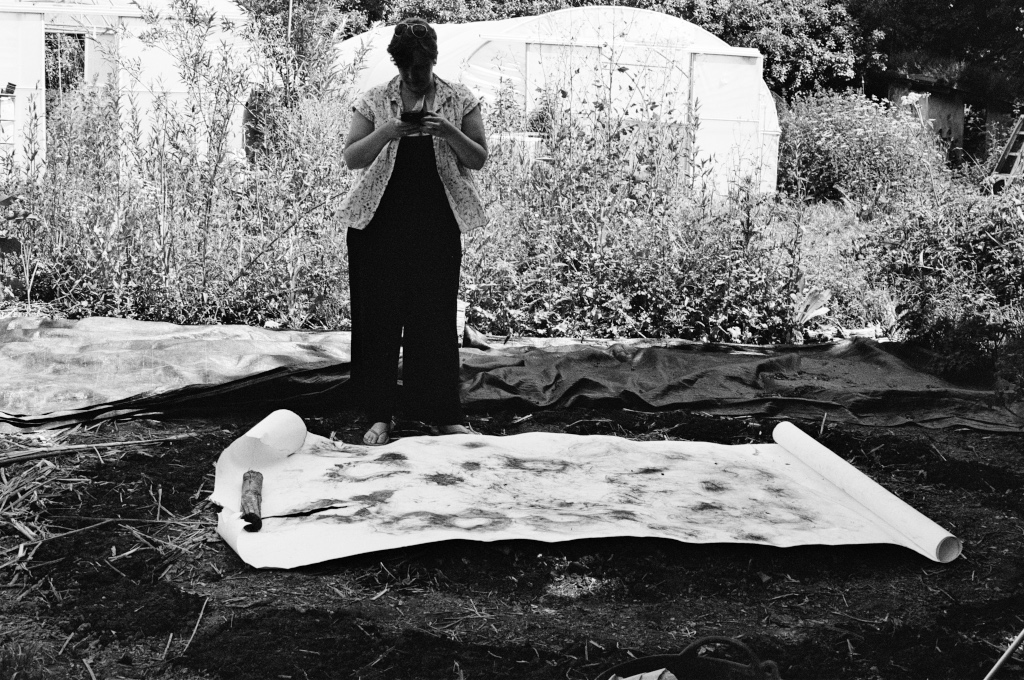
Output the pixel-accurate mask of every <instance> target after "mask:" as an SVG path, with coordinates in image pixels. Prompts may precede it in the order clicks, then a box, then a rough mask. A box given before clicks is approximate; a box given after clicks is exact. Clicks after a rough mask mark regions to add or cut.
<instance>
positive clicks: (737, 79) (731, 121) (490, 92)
mask: <svg viewBox="0 0 1024 680" xmlns="http://www.w3.org/2000/svg"><path fill="white" fill-rule="evenodd" d="M434 28H435V29H436V30H437V35H438V47H439V55H438V60H437V66H436V67H435V72H436V73H437V74H438V75H439V76H440V77H442V78H445V79H448V80H452V81H456V82H461V83H464V84H466V85H468V86H469V87H470V88H471V89H473V90H474V91H475V92H476V93H477V94H478V95H479V96H480V97H481V98H482V100H483V101H484V102H485V105H486V104H489V105H494V104H495V102H496V101H497V100H498V96H499V93H500V92H501V91H502V90H503V89H504V90H506V92H507V91H508V90H509V89H512V90H514V91H515V94H516V98H517V100H518V102H519V105H520V106H522V107H523V112H524V113H528V112H530V111H531V110H533V109H534V107H535V106H536V104H537V98H538V97H539V96H541V93H542V92H543V91H544V90H545V89H550V90H554V91H558V90H562V91H563V93H564V98H563V100H562V103H563V105H564V106H566V107H567V108H569V109H570V110H571V109H572V108H573V107H574V106H580V107H586V106H590V104H589V102H590V101H592V100H593V99H594V98H595V97H596V96H598V92H597V87H598V83H600V87H601V88H602V94H604V95H605V96H608V95H610V96H609V97H608V98H609V99H610V100H611V102H612V103H613V106H615V107H616V108H617V109H618V110H620V111H622V112H624V113H626V114H629V113H630V112H635V111H637V110H638V109H640V108H641V107H644V108H646V109H647V110H648V111H650V110H652V109H651V108H650V107H651V106H652V105H654V109H653V110H655V111H657V112H659V113H660V115H661V116H662V117H663V119H665V120H675V121H684V120H685V119H686V116H687V115H688V111H690V110H691V108H692V109H694V110H695V111H696V115H697V118H698V121H699V122H698V127H697V133H696V138H695V145H696V154H695V155H696V162H697V164H698V165H700V163H701V161H702V160H705V161H710V164H711V166H712V168H713V172H714V182H715V184H716V186H717V188H718V189H719V190H720V191H722V192H724V191H725V190H726V189H727V188H728V186H729V185H730V183H732V182H735V181H737V180H739V179H742V178H751V179H753V180H754V181H755V182H756V184H757V185H758V186H759V187H760V189H761V190H762V191H773V190H774V189H775V182H776V171H777V165H778V139H779V120H778V115H777V113H776V110H775V100H774V99H773V97H772V94H771V92H769V90H768V87H767V85H765V83H764V80H763V79H762V57H761V54H760V53H759V52H758V51H757V50H754V49H745V48H735V47H730V46H729V45H728V44H726V43H725V42H724V41H723V40H721V39H719V38H717V37H715V36H714V35H712V34H711V33H709V32H707V31H705V30H704V29H702V28H700V27H699V26H696V25H694V24H692V23H690V22H688V21H685V20H683V19H679V18H676V17H672V16H669V15H666V14H662V13H660V12H653V11H650V10H643V9H634V8H629V7H607V6H598V7H574V8H569V9H563V10H559V11H556V12H551V13H548V14H542V15H539V16H532V17H520V18H514V19H502V20H499V21H482V22H472V23H465V24H436V25H434ZM393 32H394V27H393V26H377V27H375V28H373V29H371V30H369V31H367V32H365V33H362V34H361V35H358V36H354V37H352V38H349V39H348V40H345V41H343V42H342V43H341V44H340V45H339V46H338V53H339V55H338V64H339V65H340V66H349V65H351V64H353V63H356V62H359V64H360V66H361V70H360V71H359V73H358V76H357V79H356V82H355V86H356V88H357V89H359V90H363V89H366V88H368V87H371V86H373V85H376V84H378V83H381V82H385V81H387V80H390V79H391V78H393V77H394V76H395V75H396V73H397V71H396V70H395V66H394V64H392V63H391V60H390V56H389V55H388V53H387V45H388V43H389V42H390V40H391V36H392V34H393Z"/></svg>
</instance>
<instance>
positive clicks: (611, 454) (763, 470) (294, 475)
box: [210, 410, 961, 568]
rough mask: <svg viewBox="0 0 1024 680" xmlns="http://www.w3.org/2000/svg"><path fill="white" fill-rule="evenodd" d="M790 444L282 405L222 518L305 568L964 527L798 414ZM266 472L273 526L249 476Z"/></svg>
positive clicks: (248, 457) (241, 468) (867, 537)
mask: <svg viewBox="0 0 1024 680" xmlns="http://www.w3.org/2000/svg"><path fill="white" fill-rule="evenodd" d="M773 436H774V438H775V441H776V442H777V443H775V444H757V445H754V444H749V445H741V446H724V445H720V444H710V443H707V442H677V441H663V442H636V441H631V440H628V439H621V438H618V437H607V436H599V435H591V436H577V435H568V434H555V433H547V432H543V433H542V432H533V433H529V434H521V435H512V436H508V437H492V436H483V435H450V436H445V437H412V438H408V439H401V440H398V441H395V442H392V443H390V444H388V445H386V446H382V447H370V446H353V445H349V444H343V443H341V442H332V441H331V440H329V439H325V438H323V437H319V436H317V435H313V434H310V433H307V432H306V428H305V425H304V424H303V422H302V419H301V418H299V417H298V416H297V415H296V414H294V413H291V412H290V411H284V410H281V411H275V412H274V413H272V414H270V415H269V416H268V417H267V418H266V419H264V420H263V421H262V422H260V423H259V424H257V425H256V426H255V427H254V428H252V430H250V431H249V432H247V433H246V434H245V435H244V436H242V437H240V438H239V439H237V440H236V441H235V442H234V443H232V444H231V446H229V447H228V448H227V449H226V450H225V451H224V452H223V453H222V454H221V456H220V458H219V459H218V461H217V464H216V477H215V481H214V490H213V493H212V494H211V497H210V500H211V501H213V502H214V503H216V504H218V505H220V506H221V507H222V508H223V509H222V510H221V512H220V515H219V517H218V525H217V531H218V533H219V534H220V535H221V537H222V538H224V540H225V541H226V542H227V543H228V544H229V545H230V546H231V547H232V548H233V549H234V550H235V552H237V553H238V555H239V556H240V557H241V558H242V559H243V560H244V561H245V562H247V563H248V564H250V565H252V566H254V567H282V568H291V567H298V566H302V565H306V564H313V563H317V562H323V561H325V560H330V559H335V558H340V557H348V556H351V555H358V554H363V553H368V552H374V551H378V550H388V549H392V548H401V547H407V546H411V545H418V544H422V543H431V542H437V541H444V540H450V539H465V540H475V541H497V540H505V539H528V540H537V541H547V542H556V541H566V540H576V539H581V538H604V537H612V536H637V537H659V538H668V539H674V540H678V541H683V542H687V543H754V544H761V545H771V546H778V547H787V546H795V545H862V544H870V543H891V544H895V545H901V546H904V547H906V548H909V549H911V550H914V551H916V552H918V553H920V554H922V555H924V556H925V557H927V558H929V559H931V560H934V561H937V562H950V561H952V560H954V559H956V557H957V556H958V555H959V554H960V551H961V544H960V541H959V540H958V539H957V538H956V537H954V536H953V535H952V534H950V533H949V532H948V531H946V530H945V529H943V528H942V527H941V526H939V525H938V524H936V523H935V522H933V521H932V520H930V519H928V518H927V517H925V516H924V515H922V514H921V513H919V512H918V511H917V510H915V509H914V508H912V507H910V506H909V505H907V504H906V503H904V502H903V501H901V500H900V499H898V498H897V497H896V496H894V495H892V494H891V493H889V492H888V491H886V490H885V489H884V488H883V487H881V486H879V485H878V484H876V483H875V482H874V481H872V480H871V479H870V478H868V477H866V476H865V475H864V474H863V473H861V472H860V471H858V470H857V469H856V468H854V467H853V466H852V465H850V464H849V463H847V462H846V461H844V460H842V459H841V458H839V457H838V456H836V455H835V454H834V453H832V452H831V451H829V450H828V449H827V448H825V447H824V446H822V445H821V444H819V443H817V442H816V441H814V440H813V439H812V438H810V437H808V436H807V435H806V434H804V433H803V432H802V431H800V430H799V429H798V428H796V427H795V426H794V425H792V424H791V423H781V424H780V425H778V426H777V427H776V429H775V431H774V433H773ZM248 470H256V471H258V472H260V473H261V474H262V475H263V496H262V513H261V515H262V518H263V522H262V529H260V530H259V531H258V532H249V531H247V530H246V529H245V522H244V521H243V520H242V513H241V512H240V510H239V501H240V497H241V490H242V476H243V474H244V473H245V472H246V471H248Z"/></svg>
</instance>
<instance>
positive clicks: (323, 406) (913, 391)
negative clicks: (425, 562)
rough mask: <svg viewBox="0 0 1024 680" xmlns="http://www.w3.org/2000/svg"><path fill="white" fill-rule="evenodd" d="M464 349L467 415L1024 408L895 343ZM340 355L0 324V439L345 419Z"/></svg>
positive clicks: (254, 336) (324, 346)
mask: <svg viewBox="0 0 1024 680" xmlns="http://www.w3.org/2000/svg"><path fill="white" fill-rule="evenodd" d="M483 340H486V343H485V342H483ZM474 345H475V347H466V348H463V349H462V351H461V359H462V399H463V403H464V404H465V405H466V408H468V409H472V410H497V409H502V408H514V409H518V410H537V409H547V408H559V407H568V406H612V407H614V406H621V407H626V408H634V409H641V410H663V409H677V408H685V409H690V410H693V411H699V412H704V413H709V414H713V415H732V416H739V415H751V416H773V417H779V418H797V419H816V420H821V419H822V418H823V417H827V418H828V419H829V420H830V421H834V422H847V423H861V424H865V425H882V426H890V425H902V424H908V423H913V424H918V425H922V426H925V427H935V428H942V427H969V428H973V429H978V430H985V431H991V432H1019V431H1024V404H1021V403H1020V402H1017V403H1006V401H1005V398H1004V397H1003V395H1000V394H998V393H996V392H994V391H992V390H986V389H978V388H968V387H964V386H958V385H954V384H952V383H950V382H948V381H945V380H942V379H941V378H938V377H936V376H934V375H931V374H929V373H927V372H925V371H923V370H920V369H919V368H917V367H916V365H917V364H918V363H919V362H918V361H916V360H915V358H914V357H915V355H914V354H913V352H912V351H911V350H910V349H909V348H906V347H903V346H901V345H899V344H897V343H878V342H874V341H870V340H861V339H857V340H853V341H841V342H836V343H832V344H821V345H802V346H775V347H760V346H757V347H755V346H749V345H708V344H700V343H693V342H687V341H679V340H676V341H652V340H626V341H621V342H614V341H609V340H594V341H586V342H583V341H577V340H568V339H530V338H524V339H516V340H511V341H508V342H503V341H502V339H499V338H478V339H477V341H476V342H474ZM349 357H350V354H349V334H348V333H347V332H341V331H337V332H305V331H275V330H269V329H263V328H251V327H246V326H226V325H225V326H178V325H175V324H168V323H152V322H143V321H132V320H125V319H103V318H90V319H82V320H80V321H68V320H35V319H25V318H5V319H0V428H6V429H7V431H13V430H17V429H26V428H50V427H63V426H67V425H70V424H74V423H77V422H84V421H89V420H95V419H102V418H111V417H127V416H132V415H138V416H141V415H152V414H171V415H173V414H199V415H202V414H207V415H212V414H216V413H223V412H246V413H253V414H254V415H261V412H262V413H266V412H269V411H270V410H273V409H275V408H284V407H287V408H291V409H294V410H297V411H299V412H300V413H303V412H308V413H312V412H315V411H318V412H325V411H326V412H329V411H330V410H332V409H337V408H341V407H343V406H349V405H351V404H350V395H349V390H348V384H347V383H348V376H349V366H348V361H349ZM826 414H827V416H826Z"/></svg>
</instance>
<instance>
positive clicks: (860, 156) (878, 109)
mask: <svg viewBox="0 0 1024 680" xmlns="http://www.w3.org/2000/svg"><path fill="white" fill-rule="evenodd" d="M780 114H781V115H780V124H781V127H782V138H781V140H780V147H779V189H780V190H782V191H785V192H787V193H788V194H790V195H792V196H796V197H800V198H803V197H807V198H811V199H815V200H839V199H849V200H852V201H855V202H857V203H858V204H861V205H862V206H863V208H862V209H866V210H873V209H875V208H877V207H884V206H886V205H887V204H889V203H891V202H892V201H894V200H897V199H898V198H900V197H901V196H903V195H905V194H908V193H920V192H930V191H933V190H937V189H939V188H942V187H945V185H946V182H947V181H948V170H947V169H946V166H945V155H944V153H943V151H942V149H941V147H940V146H939V145H938V143H937V142H936V141H935V137H934V135H933V134H932V133H931V132H930V131H929V130H927V129H926V128H925V127H924V126H923V125H922V124H921V121H920V119H919V118H918V117H917V116H916V114H915V113H913V112H912V111H911V109H910V108H909V107H905V106H893V105H890V104H889V103H888V102H886V101H884V100H878V99H873V98H869V97H865V96H864V95H861V94H859V93H857V92H854V91H852V90H851V91H847V92H827V91H821V92H814V93H811V94H804V95H799V96H797V97H796V98H794V100H793V102H792V104H791V105H790V106H788V107H786V108H784V109H783V110H782V111H780Z"/></svg>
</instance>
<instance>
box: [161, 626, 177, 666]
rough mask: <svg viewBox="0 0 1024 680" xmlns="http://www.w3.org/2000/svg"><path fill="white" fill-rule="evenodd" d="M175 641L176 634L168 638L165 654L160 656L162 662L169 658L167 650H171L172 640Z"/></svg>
mask: <svg viewBox="0 0 1024 680" xmlns="http://www.w3.org/2000/svg"><path fill="white" fill-rule="evenodd" d="M173 639H174V633H171V634H170V635H168V636H167V644H166V645H164V653H163V654H161V655H160V660H161V661H163V660H164V659H166V658H167V650H168V649H170V648H171V640H173Z"/></svg>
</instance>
